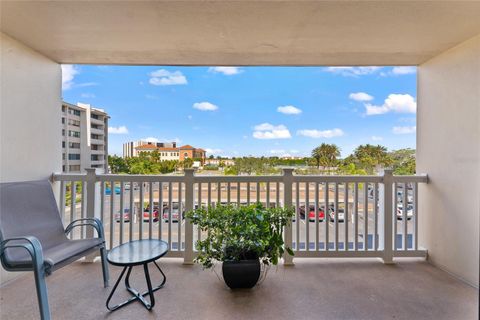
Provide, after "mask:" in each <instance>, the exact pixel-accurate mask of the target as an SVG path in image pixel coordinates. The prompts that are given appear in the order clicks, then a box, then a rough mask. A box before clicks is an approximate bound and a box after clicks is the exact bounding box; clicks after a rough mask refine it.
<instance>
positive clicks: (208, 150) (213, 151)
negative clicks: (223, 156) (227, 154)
mask: <svg viewBox="0 0 480 320" xmlns="http://www.w3.org/2000/svg"><path fill="white" fill-rule="evenodd" d="M205 151H206V152H207V153H209V154H218V153H222V152H223V150H222V149H215V148H206V149H205Z"/></svg>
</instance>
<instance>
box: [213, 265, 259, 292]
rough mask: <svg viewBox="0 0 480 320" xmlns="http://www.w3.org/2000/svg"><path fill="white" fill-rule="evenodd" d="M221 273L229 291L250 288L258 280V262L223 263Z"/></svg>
mask: <svg viewBox="0 0 480 320" xmlns="http://www.w3.org/2000/svg"><path fill="white" fill-rule="evenodd" d="M222 272H223V279H224V280H225V283H226V284H227V286H229V287H230V288H231V289H239V288H252V287H253V286H255V284H257V281H258V279H259V278H260V260H258V259H252V260H240V261H224V262H223V265H222Z"/></svg>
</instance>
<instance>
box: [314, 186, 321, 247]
mask: <svg viewBox="0 0 480 320" xmlns="http://www.w3.org/2000/svg"><path fill="white" fill-rule="evenodd" d="M318 189H319V188H318V182H315V205H314V206H315V208H314V210H315V251H319V250H320V248H319V245H318V243H319V241H320V230H319V229H320V226H319V223H318V212H319V211H320V206H319V201H318V196H319V194H318V193H319V190H318Z"/></svg>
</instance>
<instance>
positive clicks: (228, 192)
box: [227, 182, 231, 205]
mask: <svg viewBox="0 0 480 320" xmlns="http://www.w3.org/2000/svg"><path fill="white" fill-rule="evenodd" d="M230 192H231V189H230V182H228V183H227V204H228V205H230Z"/></svg>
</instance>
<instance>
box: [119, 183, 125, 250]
mask: <svg viewBox="0 0 480 320" xmlns="http://www.w3.org/2000/svg"><path fill="white" fill-rule="evenodd" d="M124 192H125V185H124V183H123V182H120V243H119V244H123V227H124V217H123V215H124V209H123V207H124V205H123V193H124Z"/></svg>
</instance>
